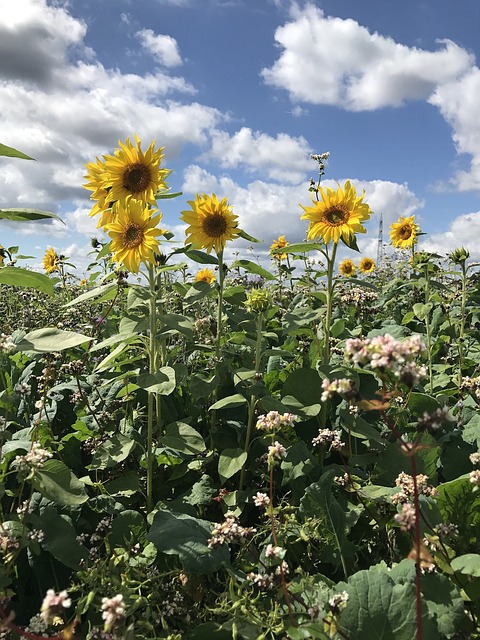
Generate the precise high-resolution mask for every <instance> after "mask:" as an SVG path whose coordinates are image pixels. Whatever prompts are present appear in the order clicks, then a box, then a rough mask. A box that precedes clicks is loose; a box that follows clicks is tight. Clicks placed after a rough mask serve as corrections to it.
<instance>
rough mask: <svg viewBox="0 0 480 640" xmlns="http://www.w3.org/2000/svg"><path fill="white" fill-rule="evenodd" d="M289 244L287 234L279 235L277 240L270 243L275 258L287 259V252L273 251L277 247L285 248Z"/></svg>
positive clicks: (271, 252)
mask: <svg viewBox="0 0 480 640" xmlns="http://www.w3.org/2000/svg"><path fill="white" fill-rule="evenodd" d="M287 246H288V242H287V241H286V240H285V236H278V238H277V239H276V240H274V241H273V242H272V244H271V245H270V254H271V256H272V258H273V259H274V260H286V258H287V254H286V253H273V251H275V250H276V249H283V248H284V247H287Z"/></svg>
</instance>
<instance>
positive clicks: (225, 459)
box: [218, 449, 247, 484]
mask: <svg viewBox="0 0 480 640" xmlns="http://www.w3.org/2000/svg"><path fill="white" fill-rule="evenodd" d="M246 460H247V452H246V451H244V450H243V449H224V450H223V451H222V453H221V454H220V457H219V459H218V475H219V476H220V480H221V481H222V484H223V483H224V482H225V481H226V480H228V479H229V478H231V477H232V476H233V475H235V474H236V473H237V471H240V469H242V467H243V465H244V464H245V462H246Z"/></svg>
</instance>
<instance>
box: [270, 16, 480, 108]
mask: <svg viewBox="0 0 480 640" xmlns="http://www.w3.org/2000/svg"><path fill="white" fill-rule="evenodd" d="M275 39H276V41H277V43H278V45H279V46H280V47H281V48H282V52H281V54H280V56H279V58H278V59H277V60H276V62H275V63H274V64H273V66H272V67H270V68H265V69H263V71H262V75H263V78H264V80H265V81H266V82H267V83H268V84H270V85H272V86H275V87H278V88H281V89H285V90H286V91H288V92H289V94H290V96H291V98H292V100H293V101H294V102H306V103H313V104H329V105H339V106H342V107H344V108H346V109H349V110H352V111H361V110H371V109H378V108H380V107H386V106H392V107H397V106H400V105H402V104H403V103H404V102H405V101H406V100H412V99H415V100H426V99H428V98H429V97H430V96H431V95H432V93H433V92H434V91H435V89H436V88H437V86H439V85H442V84H445V83H447V82H449V81H451V80H453V79H455V78H457V77H459V76H460V75H461V74H463V73H464V72H465V71H466V70H467V69H468V68H469V67H470V66H471V65H472V61H473V59H472V56H471V55H470V54H469V53H468V52H466V51H465V50H464V49H462V48H461V47H459V46H457V45H456V44H454V43H453V42H451V41H442V42H439V48H438V50H437V51H425V50H422V49H418V48H416V47H414V48H412V47H407V46H405V45H402V44H399V43H397V42H395V41H394V40H393V39H392V38H388V37H384V36H382V35H380V34H378V33H370V31H368V29H366V28H365V27H363V26H361V25H359V24H358V22H356V21H355V20H352V19H348V20H344V19H341V18H334V17H327V16H325V14H324V13H323V11H322V10H321V9H319V8H318V7H316V6H314V5H313V4H307V5H306V6H304V7H302V8H299V7H298V6H297V5H294V8H293V9H292V16H291V21H290V22H288V23H287V24H285V25H283V26H281V27H279V28H278V29H277V31H276V33H275Z"/></svg>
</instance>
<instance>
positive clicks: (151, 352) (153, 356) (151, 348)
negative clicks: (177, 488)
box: [147, 265, 160, 513]
mask: <svg viewBox="0 0 480 640" xmlns="http://www.w3.org/2000/svg"><path fill="white" fill-rule="evenodd" d="M148 284H149V289H150V297H149V316H150V318H149V319H150V327H149V334H150V335H149V344H148V371H149V373H150V374H154V373H155V371H156V365H157V339H156V334H157V300H156V292H155V267H154V266H153V265H148ZM147 393H148V404H147V513H150V511H151V510H152V508H153V458H154V451H153V422H154V413H155V404H157V424H158V423H159V420H160V415H159V411H160V403H155V397H156V394H155V392H153V391H148V392H147Z"/></svg>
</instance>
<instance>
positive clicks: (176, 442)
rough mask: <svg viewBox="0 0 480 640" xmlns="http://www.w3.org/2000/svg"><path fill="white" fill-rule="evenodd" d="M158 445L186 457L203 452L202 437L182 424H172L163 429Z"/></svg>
mask: <svg viewBox="0 0 480 640" xmlns="http://www.w3.org/2000/svg"><path fill="white" fill-rule="evenodd" d="M160 444H161V445H162V446H163V447H167V448H168V449H173V450H174V451H178V452H179V453H183V454H186V455H190V456H191V455H196V454H198V453H202V452H203V451H205V449H206V447H205V442H204V440H203V438H202V436H201V435H200V434H199V433H198V431H196V430H195V429H194V428H193V427H191V426H190V425H188V424H185V423H184V422H172V423H171V424H169V425H168V426H167V427H166V429H165V435H164V436H163V437H162V438H161V439H160Z"/></svg>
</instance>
